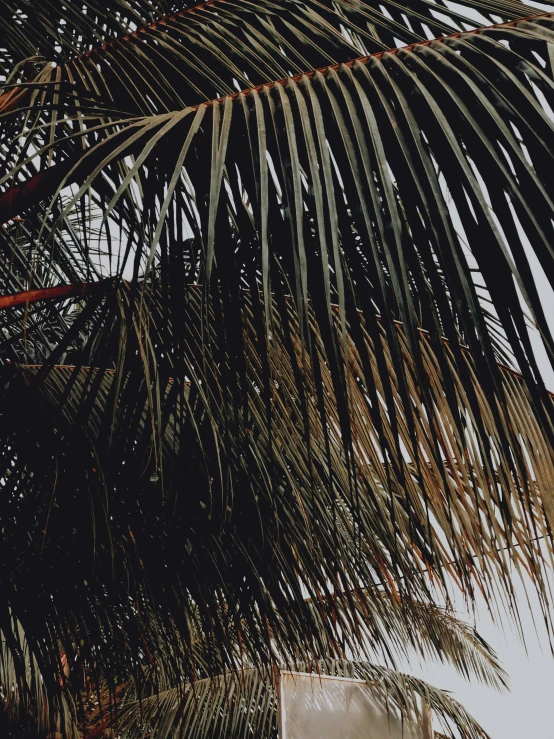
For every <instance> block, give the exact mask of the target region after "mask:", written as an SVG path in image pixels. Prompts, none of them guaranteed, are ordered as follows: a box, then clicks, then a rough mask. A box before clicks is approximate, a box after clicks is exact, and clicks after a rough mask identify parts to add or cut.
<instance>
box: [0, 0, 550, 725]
mask: <svg viewBox="0 0 554 739" xmlns="http://www.w3.org/2000/svg"><path fill="white" fill-rule="evenodd" d="M463 7H464V8H465V11H463V10H462V9H461V6H459V5H456V10H454V9H453V7H452V6H451V4H449V3H441V4H439V3H434V2H427V1H424V0H418V2H415V3H410V4H409V5H401V4H398V3H392V2H385V3H381V4H379V5H377V4H375V3H372V2H370V1H369V0H336V1H335V2H329V1H328V0H301V1H300V0H299V1H295V2H293V1H292V0H282V1H281V2H269V0H263V1H262V2H260V3H256V4H253V3H250V2H248V1H247V0H233V2H231V1H230V0H214V1H213V2H209V3H206V4H204V5H201V6H197V7H192V6H190V4H188V5H187V4H186V3H179V2H175V3H151V2H145V1H144V0H136V1H133V2H129V3H126V4H125V5H124V6H123V5H121V6H120V5H119V4H118V3H113V7H112V4H110V3H97V2H93V1H92V0H91V2H88V3H87V5H86V12H85V11H84V10H83V9H82V8H81V6H77V5H76V4H74V3H71V2H69V3H58V2H57V0H49V2H47V3H42V4H41V5H40V7H38V6H37V7H35V6H33V7H31V6H30V5H29V4H28V3H25V2H23V0H16V1H8V0H2V2H0V17H1V18H2V19H6V23H5V30H4V36H3V42H2V45H3V48H5V55H4V56H5V60H4V63H3V68H4V71H5V75H6V82H5V86H4V90H3V94H2V96H1V97H0V161H1V162H2V168H0V187H1V188H2V192H1V193H0V216H1V218H0V220H1V221H2V222H3V223H4V226H3V227H2V228H1V229H0V284H1V295H0V330H1V332H2V333H1V336H2V342H1V345H0V358H1V361H2V368H1V372H2V385H1V387H2V391H1V392H2V403H1V406H0V424H1V426H0V428H1V430H2V431H1V433H2V450H1V457H0V465H1V469H0V480H1V481H2V494H1V497H0V520H1V523H2V530H3V539H2V542H1V543H0V547H1V549H0V553H1V554H2V557H1V559H0V583H1V585H2V589H3V592H6V593H7V598H6V600H5V604H4V605H0V609H3V610H1V612H0V630H2V632H3V633H5V634H8V635H10V636H9V639H8V641H7V642H6V643H7V644H8V649H11V647H9V644H10V643H15V641H14V639H15V638H16V635H17V633H19V630H22V633H24V634H25V639H26V640H27V642H28V644H29V645H30V650H31V653H32V655H33V657H32V660H34V662H33V664H35V663H36V666H37V667H36V670H37V671H38V673H40V675H41V680H42V681H43V683H44V685H45V686H46V687H47V688H48V690H49V691H50V692H51V693H52V694H55V693H56V692H58V693H59V692H60V691H61V692H62V693H63V692H64V691H65V692H66V693H67V694H68V695H69V694H71V695H75V686H72V685H71V684H70V682H71V681H69V682H68V681H67V680H65V679H64V678H63V677H62V675H63V670H62V671H61V672H60V665H59V661H60V657H59V655H60V649H62V651H63V654H64V655H66V656H67V659H68V661H69V663H71V664H73V663H75V664H78V665H79V666H80V667H79V669H80V670H82V671H83V674H86V675H87V678H86V679H87V680H88V679H89V676H91V675H92V674H93V673H94V676H93V677H90V679H91V680H92V681H93V682H95V684H96V685H98V684H100V683H99V681H100V679H101V680H102V681H104V682H103V684H104V685H105V686H106V691H107V695H109V696H111V697H112V698H113V696H114V694H115V691H116V690H117V688H118V686H121V685H123V684H127V683H128V681H129V680H131V679H134V680H136V681H138V682H137V683H136V684H137V685H138V688H137V689H138V690H139V691H140V690H142V688H141V687H140V679H141V676H142V675H143V673H144V666H145V665H149V669H151V670H152V671H153V672H156V670H158V671H159V670H165V672H166V673H167V676H166V677H167V685H169V686H170V687H171V688H172V689H173V688H175V686H176V685H178V676H184V677H186V678H187V679H190V680H193V679H196V680H199V679H204V678H207V677H214V676H216V675H221V674H224V673H226V672H227V671H231V673H232V674H234V673H233V671H235V673H236V671H237V670H241V669H242V668H243V667H244V665H245V660H247V663H248V665H249V666H250V667H251V668H252V669H254V670H258V671H260V670H262V671H263V670H264V669H266V668H267V665H268V664H271V663H280V662H281V661H285V662H287V661H290V662H291V664H298V663H299V662H300V661H313V660H317V659H319V658H320V657H329V658H330V659H331V658H333V659H341V658H343V657H344V656H345V654H346V653H347V652H348V651H350V653H353V654H354V656H355V657H356V658H357V659H359V660H360V661H364V660H365V659H366V655H365V651H367V649H368V648H369V647H368V645H371V649H372V650H374V652H375V654H380V655H381V656H384V658H385V660H386V661H388V662H391V660H392V659H393V658H394V655H395V654H398V653H399V652H400V653H403V651H405V649H406V648H407V647H408V646H409V645H410V643H411V642H415V646H416V647H419V649H420V651H421V652H423V653H424V654H425V653H426V651H427V650H429V649H430V650H431V652H432V653H434V654H436V653H437V652H438V653H439V654H443V656H444V657H445V658H446V659H450V660H453V661H454V662H455V663H456V664H457V666H458V668H459V669H461V670H462V671H464V670H466V669H470V668H471V669H475V670H476V672H477V673H479V668H478V666H477V665H478V662H475V663H472V658H471V657H470V656H469V655H468V652H467V651H466V650H465V649H464V650H461V651H457V649H456V647H455V646H454V643H453V642H452V641H451V633H452V632H451V629H449V628H447V627H446V625H445V621H444V619H443V620H442V621H441V620H440V619H439V621H437V616H436V614H435V615H434V616H433V617H431V616H430V615H429V614H430V613H431V611H432V606H431V605H430V604H432V602H433V599H434V598H438V599H441V600H442V599H444V598H448V594H449V591H450V589H451V588H452V587H460V588H461V589H462V591H463V593H464V594H465V595H466V597H467V599H468V600H469V601H472V600H473V598H474V593H475V592H476V590H480V591H481V592H483V593H484V594H485V596H486V599H487V601H488V602H489V603H490V604H491V606H493V605H494V603H495V599H497V598H499V599H500V600H503V601H505V603H506V605H507V607H508V608H509V609H512V610H513V611H515V610H516V607H517V606H516V604H515V603H514V602H513V587H512V578H513V577H514V575H516V576H517V575H519V574H521V573H524V572H526V573H528V574H529V575H530V576H531V578H532V580H533V581H534V583H535V585H536V587H537V590H538V593H539V596H540V600H541V603H542V605H543V609H544V611H545V615H546V616H547V617H548V607H549V604H550V603H551V596H550V593H549V589H548V582H547V577H548V567H549V565H550V562H549V559H550V557H551V554H552V541H551V530H552V524H553V521H554V498H553V491H552V482H551V481H552V479H554V469H553V467H554V423H553V421H554V412H553V411H554V409H553V405H552V397H551V395H550V394H549V393H548V391H547V389H546V388H545V386H544V382H543V380H542V378H541V373H540V372H539V368H538V366H537V362H536V358H535V355H534V352H533V348H532V342H531V338H530V334H529V330H530V328H529V326H530V323H532V324H533V326H534V327H536V328H534V329H533V330H536V331H538V334H539V335H540V337H541V339H542V342H543V345H544V349H545V351H546V355H547V357H549V359H550V361H551V362H552V360H553V359H554V341H553V339H552V335H551V332H550V328H549V324H548V320H547V316H546V315H545V311H544V308H543V305H542V302H541V296H540V295H539V293H538V291H537V287H536V284H535V278H534V275H535V274H536V273H537V270H542V271H543V272H544V274H545V276H546V282H547V283H550V285H551V286H552V287H554V278H553V277H552V276H553V275H554V251H553V248H552V244H553V243H554V233H553V230H554V225H553V220H552V214H553V197H554V183H553V180H552V172H553V171H554V169H553V167H552V164H553V162H552V157H553V154H552V152H553V151H554V146H553V143H554V123H553V117H554V116H553V113H552V110H554V77H553V67H552V59H553V57H552V48H553V47H552V45H553V44H554V14H548V13H545V14H543V15H540V16H539V15H538V12H539V11H537V10H534V9H533V8H530V7H529V6H526V5H524V4H521V3H519V2H506V0H495V2H479V3H473V2H469V1H468V2H464V4H463ZM531 16H532V17H531ZM8 20H9V22H8ZM435 37H438V38H435ZM405 44H409V45H408V46H403V45H405ZM402 46H403V48H394V47H402ZM3 53H4V52H3ZM187 106H189V107H187ZM414 603H424V604H426V605H425V607H424V610H423V611H422V610H421V609H419V607H416V606H414ZM438 623H442V624H443V627H442V628H444V632H441V630H440V628H438V627H437V624H438ZM435 628H438V631H437V634H436V636H435V638H436V641H435V643H434V642H433V638H434V637H433V629H435ZM199 633H201V634H204V635H205V638H206V640H207V642H208V644H209V649H208V652H209V653H211V654H212V655H214V656H213V659H214V660H215V661H214V664H213V665H211V666H210V667H209V669H208V668H204V669H205V674H199V672H198V669H199V667H198V664H197V655H195V650H194V649H193V646H192V643H193V641H194V635H195V634H199ZM460 643H461V642H460ZM237 644H239V645H240V649H239V650H238V651H237V649H236V645H237ZM445 644H446V645H449V646H445ZM14 648H15V647H14ZM10 659H13V658H12V657H10ZM16 663H17V660H15V662H14V663H13V664H14V665H16ZM18 669H19V677H18V680H20V681H23V683H24V681H25V679H26V678H25V674H26V673H25V670H24V669H23V663H21V665H20V668H18ZM25 669H27V668H25ZM372 669H373V668H372ZM375 669H376V668H375ZM91 671H92V672H91ZM257 674H258V673H257ZM387 674H388V673H387ZM482 676H484V674H482ZM176 680H177V682H176ZM23 683H21V684H23ZM167 685H166V687H167ZM150 687H151V689H152V692H153V693H159V692H160V691H159V690H158V689H157V688H156V687H155V686H154V685H152V686H150ZM158 687H159V686H158ZM412 687H413V686H412ZM149 689H150V688H149ZM414 689H415V688H414ZM68 691H69V692H68ZM71 691H73V693H72V692H71ZM416 692H418V690H416ZM420 692H421V691H420ZM142 694H144V693H142ZM60 700H61V698H60ZM77 703H78V701H77ZM59 705H61V704H59ZM64 705H69V704H64ZM75 710H76V711H77V712H78V711H79V710H81V709H79V708H77V709H75ZM445 710H446V709H445ZM56 711H57V712H58V713H60V712H61V709H60V708H59V706H58V708H57V709H54V708H53V709H52V712H53V714H54V713H56ZM81 715H84V714H83V712H82V711H81ZM460 715H461V714H460ZM168 721H169V719H168ZM460 721H461V724H460V725H459V727H458V728H461V729H462V730H463V721H462V720H461V719H460ZM171 722H173V719H171V720H170V723H169V724H168V725H170V724H171V725H173V723H171ZM102 725H104V724H102ZM467 731H470V729H467ZM473 735H475V736H477V734H473Z"/></svg>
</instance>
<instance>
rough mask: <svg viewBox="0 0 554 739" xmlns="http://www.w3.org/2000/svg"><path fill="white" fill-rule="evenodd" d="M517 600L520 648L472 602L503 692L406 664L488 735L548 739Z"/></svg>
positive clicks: (548, 659)
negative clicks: (503, 675)
mask: <svg viewBox="0 0 554 739" xmlns="http://www.w3.org/2000/svg"><path fill="white" fill-rule="evenodd" d="M529 257H530V258H531V259H532V260H533V264H532V267H533V271H534V275H535V280H536V283H537V287H538V289H539V294H540V296H541V300H542V302H543V305H544V307H545V313H546V316H547V318H548V320H549V323H550V325H551V328H552V330H553V331H554V293H553V292H552V290H551V288H550V285H549V284H548V281H547V279H546V276H545V275H544V272H543V271H542V269H541V268H540V267H539V266H538V264H537V262H536V260H535V259H534V257H533V255H532V254H531V252H530V251H529ZM533 333H534V334H535V336H534V338H535V340H534V341H533V345H534V347H535V352H536V355H537V358H538V361H539V366H540V368H541V371H542V374H543V376H544V379H545V382H546V384H547V387H548V388H549V389H550V390H553V391H554V371H553V370H552V368H551V366H550V364H549V362H548V359H547V358H546V353H545V351H544V348H543V347H542V342H541V340H540V338H539V337H538V333H537V332H536V331H535V330H533V329H532V330H531V337H532V338H533ZM516 589H517V593H518V596H519V602H520V618H521V623H522V627H523V632H524V635H525V641H526V644H525V646H524V645H523V643H522V640H521V638H520V637H519V636H517V635H516V633H515V628H514V627H513V624H512V623H511V622H510V618H509V617H508V616H506V617H502V618H501V619H497V622H496V623H494V622H493V620H492V619H491V617H490V615H489V614H488V612H487V609H486V607H485V606H484V605H483V604H478V611H477V618H476V621H475V625H476V627H477V630H478V631H479V633H480V634H481V636H482V637H483V638H484V639H485V640H486V641H487V642H489V644H490V645H491V646H492V647H493V648H494V650H495V651H496V653H497V654H498V656H499V657H500V660H501V662H502V664H503V667H504V669H505V670H506V671H507V672H508V675H509V678H510V686H511V690H510V692H509V693H504V694H502V693H499V692H497V691H495V690H493V689H491V688H488V687H486V686H483V685H480V684H479V683H477V682H476V681H472V682H471V683H468V682H467V681H466V680H464V679H463V678H462V677H460V676H459V675H458V674H457V673H456V671H455V670H454V669H453V668H451V667H446V666H443V665H435V664H432V663H427V664H425V665H422V666H418V665H417V664H416V663H415V662H414V664H412V665H410V666H409V667H406V670H407V671H409V672H411V673H412V674H415V675H418V676H419V677H421V678H423V679H424V680H427V682H429V683H431V684H432V685H435V686H436V687H439V688H443V689H447V690H451V691H452V694H453V697H455V698H456V700H458V701H459V702H460V703H462V704H463V705H464V707H465V708H466V709H467V710H468V711H469V713H471V715H472V716H473V717H474V718H475V719H477V720H478V721H479V722H480V724H481V725H482V726H483V728H484V729H485V730H486V731H487V732H488V734H489V735H490V737H491V739H554V657H553V656H552V653H551V651H550V645H549V641H548V636H547V634H546V630H545V628H544V626H543V625H542V622H541V613H540V610H539V607H538V605H537V604H536V602H535V600H534V598H533V597H532V592H531V591H532V586H531V587H530V588H528V594H529V596H530V601H531V607H530V608H528V607H527V605H526V595H525V588H524V587H523V585H517V584H516ZM459 615H460V617H462V618H464V616H465V618H466V620H468V621H470V622H471V623H473V621H474V620H473V618H472V617H471V615H468V614H464V613H463V611H460V612H459Z"/></svg>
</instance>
